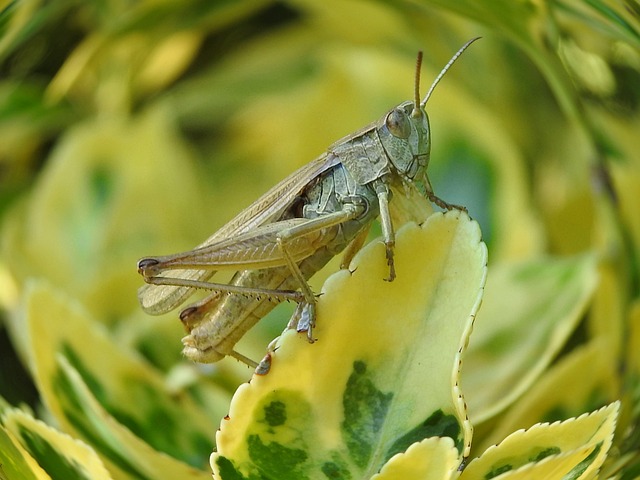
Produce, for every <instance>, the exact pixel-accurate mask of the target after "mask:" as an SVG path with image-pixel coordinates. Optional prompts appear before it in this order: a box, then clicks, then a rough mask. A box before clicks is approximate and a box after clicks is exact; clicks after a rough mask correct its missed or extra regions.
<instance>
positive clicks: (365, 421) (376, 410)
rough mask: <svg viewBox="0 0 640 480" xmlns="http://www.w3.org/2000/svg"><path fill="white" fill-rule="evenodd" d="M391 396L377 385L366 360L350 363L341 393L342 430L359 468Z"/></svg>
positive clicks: (372, 446)
mask: <svg viewBox="0 0 640 480" xmlns="http://www.w3.org/2000/svg"><path fill="white" fill-rule="evenodd" d="M392 398H393V393H391V392H389V393H384V392H382V391H380V390H379V389H378V388H376V386H375V384H374V383H373V379H372V378H371V375H367V366H366V363H365V362H362V361H356V362H353V371H352V373H351V376H350V377H349V380H348V381H347V387H346V390H345V394H344V400H343V405H344V421H343V422H342V425H341V430H342V435H343V437H344V441H345V444H346V446H347V448H348V449H349V453H350V454H351V458H352V459H353V461H354V463H355V464H356V465H358V466H359V467H361V468H364V467H365V466H366V465H367V463H368V462H369V460H370V458H371V454H372V452H373V449H374V445H375V443H376V441H377V440H378V437H379V435H380V430H381V429H382V427H383V424H384V421H385V419H386V417H387V412H388V410H389V405H390V403H391V399H392Z"/></svg>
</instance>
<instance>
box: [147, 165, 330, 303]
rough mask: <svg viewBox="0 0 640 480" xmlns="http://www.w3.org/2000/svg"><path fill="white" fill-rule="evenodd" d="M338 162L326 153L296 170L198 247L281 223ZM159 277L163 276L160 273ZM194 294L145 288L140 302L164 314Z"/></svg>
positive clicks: (188, 273)
mask: <svg viewBox="0 0 640 480" xmlns="http://www.w3.org/2000/svg"><path fill="white" fill-rule="evenodd" d="M339 162H340V160H339V158H338V157H337V156H335V155H333V154H331V153H325V154H324V155H321V156H320V157H318V158H317V159H315V160H314V161H312V162H310V163H308V164H306V165H305V166H303V167H301V168H300V169H298V170H296V171H295V172H293V173H292V174H291V175H289V176H288V177H286V178H285V179H284V180H282V181H281V182H280V183H278V184H277V185H275V186H274V187H273V188H271V189H270V190H269V191H268V192H267V193H265V194H264V195H263V196H261V197H260V198H259V199H258V200H256V201H255V202H253V203H252V204H251V205H249V206H248V207H247V208H245V209H244V210H243V211H242V212H240V213H239V214H238V215H237V216H236V217H235V218H233V219H232V220H231V221H229V223H227V224H226V225H224V226H223V227H222V228H220V229H219V230H218V231H217V232H216V233H214V234H213V235H211V236H210V237H209V238H208V239H207V240H205V241H204V242H203V243H201V244H200V245H198V246H197V247H196V248H201V247H207V246H209V245H212V244H214V243H216V242H220V241H224V240H227V239H228V238H229V237H231V236H236V235H241V234H243V233H246V232H248V231H250V230H252V229H254V228H256V227H259V226H261V225H265V224H268V223H271V222H273V221H275V220H278V219H279V218H280V217H281V216H282V214H283V213H284V212H285V211H286V209H287V208H289V206H290V205H291V204H292V202H293V201H294V200H295V199H296V197H298V196H299V195H300V194H301V193H302V191H303V190H304V189H305V187H306V186H307V185H308V184H309V182H311V181H312V180H313V179H314V178H316V177H317V176H318V175H320V174H322V173H323V172H325V171H327V170H329V169H330V168H332V167H334V166H335V165H337V164H338V163H339ZM214 273H215V270H213V269H206V270H205V269H200V270H198V269H189V270H187V269H178V270H171V271H170V272H168V273H167V274H166V276H167V277H171V278H179V279H188V280H197V281H206V280H208V279H209V278H211V276H213V274H214ZM160 276H164V275H163V274H160ZM193 292H194V289H193V288H190V287H184V286H173V285H144V286H142V287H141V288H140V289H139V290H138V299H139V300H140V305H141V306H142V308H143V310H144V311H145V312H147V313H149V314H151V315H161V314H163V313H166V312H169V311H171V310H173V309H175V308H176V307H178V306H179V305H180V304H181V303H182V302H184V301H185V300H186V299H187V298H188V297H189V296H190V295H191V294H192V293H193Z"/></svg>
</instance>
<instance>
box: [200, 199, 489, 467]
mask: <svg viewBox="0 0 640 480" xmlns="http://www.w3.org/2000/svg"><path fill="white" fill-rule="evenodd" d="M395 254H396V256H395V260H396V271H397V275H398V276H397V278H396V279H395V280H394V281H393V282H386V281H384V280H383V279H384V278H385V277H386V276H387V275H388V266H387V265H386V261H385V254H384V246H383V245H382V244H381V243H380V242H373V243H372V244H369V245H368V246H367V247H365V248H364V249H363V251H362V252H360V254H359V255H358V256H357V257H356V259H355V260H354V262H353V265H352V266H351V267H350V269H351V271H346V270H344V271H340V272H338V273H336V274H334V275H333V276H331V277H330V278H329V279H328V280H327V282H326V283H325V286H324V289H323V292H322V295H321V296H320V297H319V299H318V318H317V328H316V329H315V330H314V336H315V337H316V338H317V341H316V342H315V343H313V344H309V342H308V341H307V340H306V337H305V334H299V333H296V332H295V331H287V332H285V333H284V334H283V335H282V337H281V338H280V340H279V342H278V343H277V345H276V347H275V349H274V351H273V352H272V353H271V354H270V361H271V370H270V371H269V373H268V374H267V375H264V376H254V377H253V379H252V380H251V383H250V384H247V385H243V386H241V387H240V388H239V389H238V391H237V392H236V395H235V396H234V398H233V401H232V404H231V407H230V411H229V416H228V418H227V419H225V420H224V421H223V424H222V425H221V429H220V431H219V432H218V435H217V437H216V438H217V449H218V451H217V453H215V454H214V455H213V457H212V467H213V469H214V472H215V474H216V476H217V477H219V478H222V479H229V478H265V479H266V478H273V479H276V478H277V479H286V478H296V479H305V478H324V477H325V476H326V477H327V478H354V479H355V478H369V477H370V476H371V475H373V474H375V473H376V472H379V471H380V470H381V468H382V467H383V465H384V464H385V463H386V462H387V461H389V460H390V459H391V458H392V457H394V455H396V454H401V453H402V452H405V451H407V449H408V448H409V447H410V446H411V445H414V444H416V443H417V442H421V441H422V440H424V439H425V438H433V437H436V438H437V437H444V438H450V439H451V441H452V443H450V444H449V445H450V446H451V447H454V448H455V450H456V451H457V454H456V456H455V457H456V461H455V462H452V461H451V460H444V459H443V460H441V461H443V462H444V465H446V468H445V470H447V469H449V470H450V471H455V469H456V468H457V465H458V464H459V463H460V461H461V459H462V457H463V456H464V455H466V454H467V452H468V448H469V445H470V441H471V425H470V423H469V422H468V419H467V416H466V409H465V404H464V400H463V398H462V393H461V391H460V389H459V387H458V374H459V368H460V362H461V353H462V351H463V350H464V348H465V346H466V343H467V339H468V335H469V333H470V330H471V325H472V322H473V318H474V315H475V312H476V310H477V308H478V306H479V303H480V298H481V292H482V287H483V284H484V279H485V268H486V267H485V266H486V248H485V246H484V244H483V243H482V242H481V241H480V231H479V228H478V225H477V224H476V223H475V222H472V221H470V220H469V217H468V216H467V215H464V214H461V213H460V212H457V211H452V212H449V213H447V214H445V215H443V214H440V213H438V214H434V215H432V216H431V217H429V218H428V219H427V221H426V222H425V223H424V225H423V226H422V227H418V226H416V225H415V224H414V223H409V224H407V225H405V226H404V227H403V228H401V229H400V230H399V231H398V235H397V243H396V250H395ZM432 447H433V445H432V444H428V445H425V446H424V447H421V448H427V449H430V448H432ZM434 448H438V449H439V450H440V451H442V449H444V450H446V448H444V447H443V446H442V445H440V446H438V447H434ZM449 455H451V452H449V453H448V454H447V456H446V457H445V458H450V457H449ZM412 458H415V457H412ZM398 461H400V460H398ZM425 464H426V465H428V462H425ZM417 467H419V465H416V468H417ZM390 468H391V467H390ZM425 468H427V470H428V466H427V467H425ZM441 468H444V467H441ZM420 471H422V472H424V471H425V470H420ZM416 478H422V477H421V476H420V475H417V477H416Z"/></svg>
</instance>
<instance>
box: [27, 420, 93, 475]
mask: <svg viewBox="0 0 640 480" xmlns="http://www.w3.org/2000/svg"><path fill="white" fill-rule="evenodd" d="M19 435H20V440H21V441H22V443H24V445H25V446H26V447H27V449H28V450H29V452H30V453H31V455H32V456H33V457H34V458H35V459H36V460H37V461H38V463H39V464H40V466H41V467H42V468H43V469H44V470H46V472H47V473H48V474H49V475H51V477H52V478H64V479H68V480H91V476H90V475H89V474H88V472H87V471H86V470H85V469H84V468H83V467H82V465H79V464H77V463H75V462H73V461H71V460H70V459H69V458H68V457H66V456H64V455H63V453H64V452H63V451H62V450H58V449H57V448H56V447H54V446H52V445H51V444H50V443H49V442H47V441H46V440H45V439H44V438H42V437H40V436H38V435H36V434H35V432H33V431H31V430H28V429H26V428H20V429H19Z"/></svg>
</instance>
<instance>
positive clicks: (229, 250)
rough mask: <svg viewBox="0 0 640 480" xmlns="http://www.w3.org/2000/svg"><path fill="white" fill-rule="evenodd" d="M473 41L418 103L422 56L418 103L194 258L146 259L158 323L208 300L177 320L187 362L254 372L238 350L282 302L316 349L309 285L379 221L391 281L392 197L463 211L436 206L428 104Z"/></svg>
mask: <svg viewBox="0 0 640 480" xmlns="http://www.w3.org/2000/svg"><path fill="white" fill-rule="evenodd" d="M475 40H477V38H474V39H472V40H469V41H468V42H467V43H465V44H464V45H463V46H462V47H461V48H460V49H459V50H458V51H457V52H456V54H455V55H454V56H453V57H452V58H451V60H449V62H448V63H447V65H446V66H445V67H444V68H443V69H442V71H441V72H440V74H439V75H438V76H437V77H436V79H435V80H434V82H433V84H432V85H431V87H430V89H429V91H428V92H427V94H426V96H425V98H424V99H423V100H422V101H420V94H419V83H420V67H421V61H422V52H420V53H419V54H418V61H417V66H416V76H415V96H414V99H413V100H410V101H406V102H403V103H401V104H400V105H398V106H397V107H395V108H393V109H392V110H391V111H389V112H388V113H387V114H385V115H384V116H383V117H382V118H381V119H380V120H378V121H377V122H374V123H372V124H370V125H367V126H366V127H364V128H362V129H361V130H359V131H357V132H355V133H352V134H351V135H348V136H346V137H344V138H342V139H341V140H339V141H337V142H336V143H334V144H333V145H332V146H331V147H329V149H328V150H327V152H326V153H325V154H323V155H322V156H320V157H319V158H317V159H316V160H314V161H312V162H311V163H309V164H307V165H305V166H303V167H302V168H300V169H299V170H297V171H296V172H294V173H293V174H291V175H290V176H289V177H287V178H285V179H284V180H282V181H281V182H280V183H278V184H277V185H276V186H275V187H273V188H272V189H271V190H269V191H268V192H267V193H266V194H264V195H263V196H262V197H261V198H259V199H258V200H257V201H255V202H254V203H253V204H252V205H250V206H249V207H247V208H246V209H245V210H243V211H242V212H241V213H240V214H238V216H236V217H235V218H234V219H233V220H231V221H230V222H229V223H227V224H226V225H225V226H223V227H222V228H221V229H220V230H218V231H217V232H216V233H214V234H213V235H212V236H211V237H209V238H208V239H207V240H206V241H205V242H204V243H202V244H201V245H199V246H198V247H196V248H195V249H194V250H191V251H188V252H184V253H178V254H174V255H167V256H161V257H149V258H143V259H141V260H140V261H139V262H138V272H139V273H140V274H141V275H142V276H143V278H144V280H145V282H147V283H148V284H149V285H145V286H143V287H141V288H140V290H139V292H138V298H139V300H140V303H141V305H142V308H143V309H144V310H145V311H146V312H147V313H150V314H152V315H160V314H163V313H166V312H168V311H170V310H173V309H175V308H176V307H178V306H179V305H180V304H182V303H183V302H184V301H185V300H186V299H187V297H189V296H190V295H191V294H192V293H193V292H194V290H195V289H206V290H210V291H211V292H212V293H211V294H210V295H209V296H207V297H206V298H204V299H203V300H200V301H198V302H196V303H194V304H192V305H190V306H188V307H186V308H185V309H184V310H182V312H181V313H180V319H181V320H182V322H183V323H184V325H185V327H186V329H187V331H188V332H189V335H187V336H186V337H184V338H183V339H182V342H183V344H184V350H183V353H184V355H185V356H187V357H188V358H190V359H192V360H193V361H196V362H201V363H212V362H216V361H218V360H220V359H222V358H224V357H225V356H227V355H229V356H232V357H235V358H236V359H238V360H240V361H242V362H244V363H246V364H248V365H250V366H253V367H255V366H256V365H257V363H256V362H254V361H253V360H251V359H249V358H247V357H245V356H244V355H242V354H240V353H238V352H236V351H235V350H234V346H235V344H236V343H237V342H238V341H239V340H240V338H241V337H242V336H243V335H244V334H245V333H246V332H247V331H248V330H249V329H250V328H251V327H253V325H255V324H256V323H257V322H258V321H259V320H260V319H261V318H263V317H264V316H265V315H266V314H267V313H268V312H269V311H271V310H272V309H273V308H274V307H275V305H276V304H278V303H280V302H282V301H284V300H293V301H294V302H296V303H297V304H298V306H297V308H296V311H295V313H294V315H293V317H292V320H291V321H290V322H289V325H287V328H297V330H298V331H305V330H306V331H307V335H308V338H309V341H311V342H312V341H313V333H312V332H313V326H314V322H315V308H316V296H315V295H314V293H313V292H312V290H311V288H310V286H309V284H308V283H307V280H308V279H309V278H311V276H313V275H314V274H315V273H316V272H317V271H318V270H320V269H321V268H322V267H323V266H324V265H325V264H326V263H327V262H328V261H329V260H331V258H333V257H334V256H335V255H337V254H338V253H340V252H341V251H343V250H346V251H345V254H344V260H343V262H342V267H348V265H349V262H350V261H351V259H352V258H353V256H354V255H355V253H356V252H357V251H358V250H359V249H360V247H361V246H362V245H363V244H364V242H365V239H366V236H367V234H368V231H369V227H370V225H371V223H372V222H373V220H374V219H376V218H377V217H379V218H380V224H381V227H382V235H383V238H384V244H385V246H386V261H387V264H388V267H389V276H388V277H387V278H386V280H388V281H392V280H393V279H394V278H395V275H396V273H395V269H394V263H393V247H394V228H393V223H392V220H391V214H390V210H389V202H390V200H391V196H392V193H393V194H395V195H403V194H405V193H406V192H407V190H408V189H410V188H416V187H417V188H418V189H419V190H421V192H422V193H423V195H425V196H426V197H427V198H428V199H429V200H430V201H431V202H432V203H434V204H435V205H437V206H439V207H440V208H443V209H447V210H448V209H451V208H462V207H458V206H455V205H450V204H448V203H446V202H445V201H443V200H441V199H440V198H438V197H437V196H436V195H435V194H434V192H433V189H432V187H431V183H430V181H429V178H428V176H427V166H428V164H429V156H430V151H431V136H430V129H429V119H428V117H427V113H426V111H425V105H426V103H427V101H428V100H429V97H430V96H431V93H432V92H433V89H434V88H435V86H436V85H437V84H438V82H439V81H440V79H441V78H442V77H443V76H444V74H445V73H446V71H447V70H448V69H449V68H450V67H451V65H452V64H453V63H454V62H455V61H456V59H457V58H458V57H459V56H460V55H461V54H462V52H463V51H464V50H465V49H466V48H467V47H468V46H469V45H470V44H471V43H473V42H474V41H475ZM217 270H232V271H235V274H234V275H233V278H232V279H231V281H230V283H228V284H226V283H213V282H211V281H210V279H211V277H212V276H213V275H214V274H215V272H216V271H217Z"/></svg>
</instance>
